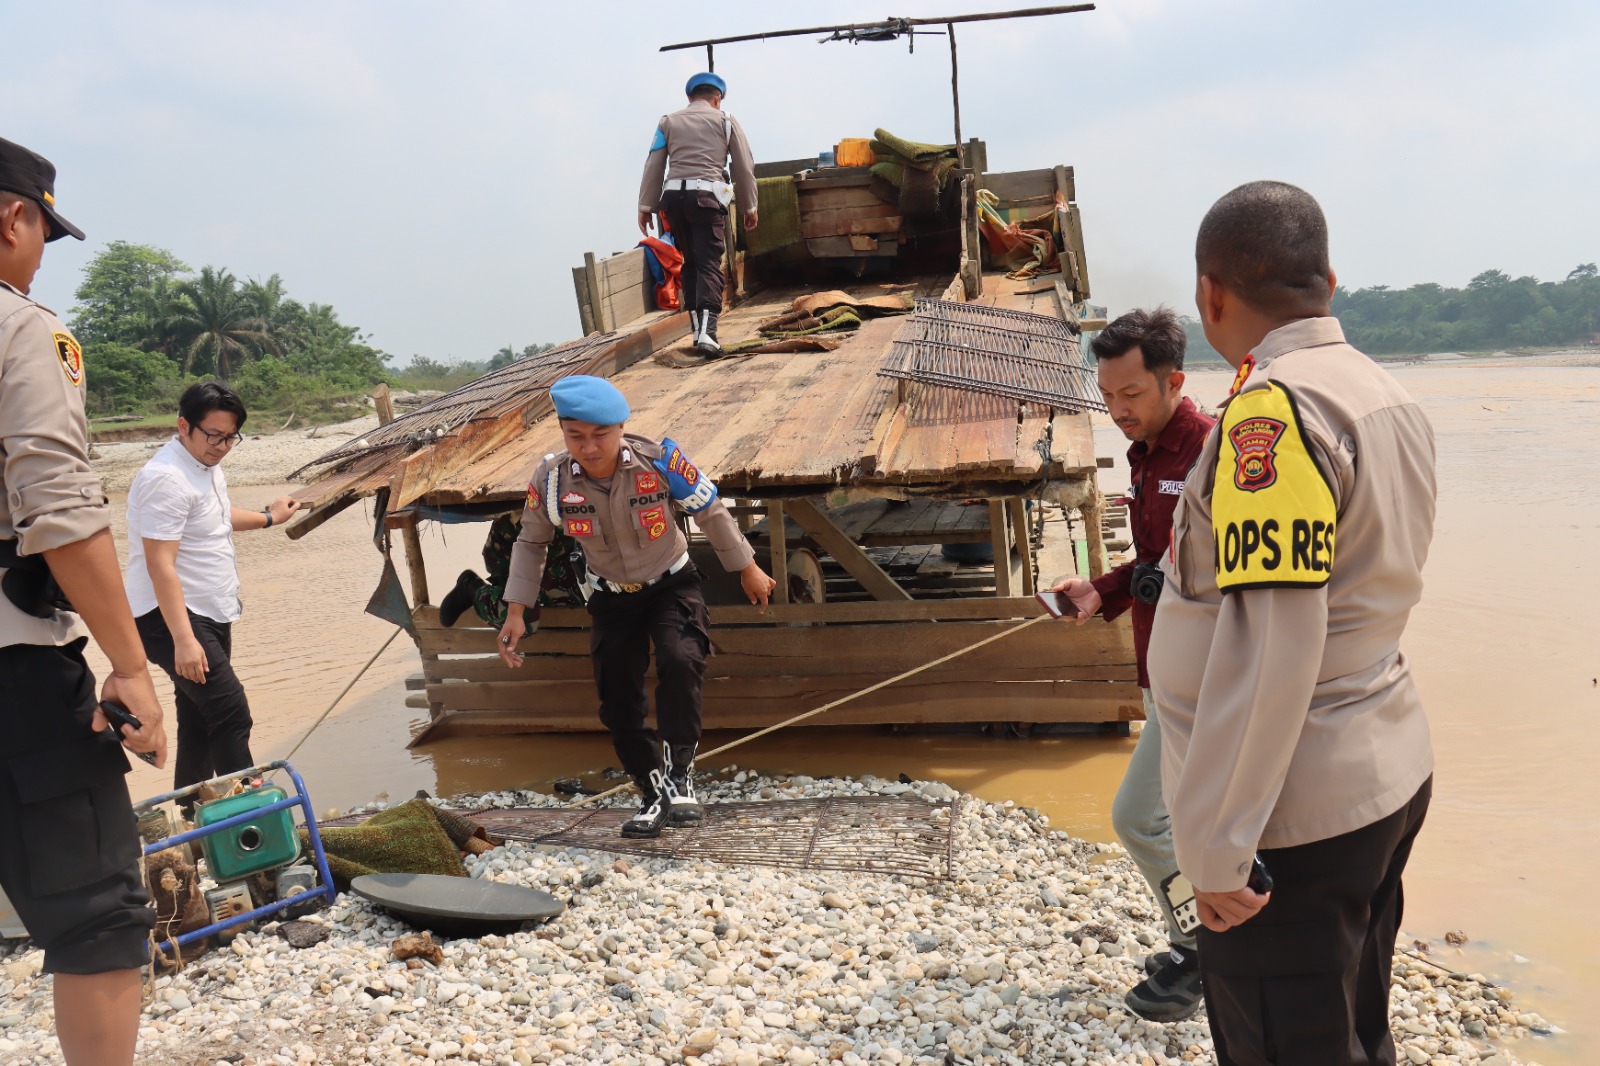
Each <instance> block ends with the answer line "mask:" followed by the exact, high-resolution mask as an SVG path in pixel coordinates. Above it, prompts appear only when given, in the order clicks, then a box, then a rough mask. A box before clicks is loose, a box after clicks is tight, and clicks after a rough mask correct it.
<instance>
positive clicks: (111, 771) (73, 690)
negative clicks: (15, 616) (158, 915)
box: [0, 639, 155, 974]
mask: <svg viewBox="0 0 1600 1066" xmlns="http://www.w3.org/2000/svg"><path fill="white" fill-rule="evenodd" d="M86 643H87V641H86V640H82V639H80V640H75V641H73V642H72V643H71V644H67V645H64V646H62V647H59V648H58V647H50V646H42V645H34V644H13V645H11V646H9V647H5V648H0V731H3V733H4V735H5V738H6V743H5V747H4V749H3V751H0V886H4V888H5V892H6V896H7V898H9V899H10V900H11V904H12V906H14V907H15V908H16V909H17V914H18V916H19V917H21V919H22V924H23V925H25V926H27V929H28V935H29V936H31V937H32V938H33V940H34V942H35V943H37V944H38V945H39V946H40V947H42V948H43V949H44V969H45V972H46V973H68V974H95V973H108V972H110V971H113V970H130V969H136V968H138V967H139V966H140V965H142V964H143V962H144V945H145V940H146V938H147V937H148V935H149V932H150V928H151V926H152V925H154V924H155V911H154V910H152V909H151V908H150V906H149V902H150V897H149V896H148V895H147V894H146V893H145V890H144V885H143V881H142V879H141V877H140V874H139V851H140V848H139V836H138V832H137V830H136V829H135V827H134V819H133V807H132V805H131V803H130V802H129V800H128V785H127V782H126V781H125V780H124V778H125V776H126V774H127V773H128V757H127V756H126V755H125V754H123V748H122V745H121V744H119V743H118V742H117V741H116V740H115V739H114V738H113V737H112V736H111V734H110V732H109V731H106V730H100V731H99V732H96V731H95V730H94V729H93V726H92V719H93V716H94V709H95V706H96V703H97V699H96V693H95V680H94V675H93V674H92V673H90V671H89V667H88V664H87V663H85V662H84V660H83V648H84V645H85V644H86Z"/></svg>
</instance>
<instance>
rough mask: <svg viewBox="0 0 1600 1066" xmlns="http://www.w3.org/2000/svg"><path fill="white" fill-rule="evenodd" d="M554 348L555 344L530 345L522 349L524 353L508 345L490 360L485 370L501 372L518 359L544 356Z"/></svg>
mask: <svg viewBox="0 0 1600 1066" xmlns="http://www.w3.org/2000/svg"><path fill="white" fill-rule="evenodd" d="M554 347H555V345H554V344H530V345H528V346H527V347H526V348H524V349H522V351H520V352H518V351H515V350H513V349H512V347H511V345H509V344H508V345H506V346H505V347H504V348H501V349H500V350H499V351H498V352H495V353H494V355H493V356H492V357H491V358H490V360H489V362H488V365H487V366H485V367H484V369H485V370H499V369H500V368H501V367H503V366H510V365H511V364H512V363H515V362H516V361H517V360H518V359H526V358H528V356H530V355H542V354H543V353H545V352H548V351H549V350H550V349H551V348H554Z"/></svg>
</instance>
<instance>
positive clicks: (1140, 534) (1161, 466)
mask: <svg viewBox="0 0 1600 1066" xmlns="http://www.w3.org/2000/svg"><path fill="white" fill-rule="evenodd" d="M1214 425H1216V419H1214V418H1211V417H1210V416H1209V415H1206V414H1203V413H1201V411H1200V409H1199V408H1198V407H1196V406H1195V405H1194V401H1193V400H1191V399H1189V398H1188V397H1187V396H1185V397H1184V398H1183V402H1182V403H1180V404H1179V405H1178V409H1177V410H1176V411H1174V412H1173V413H1172V420H1171V421H1170V422H1168V423H1167V428H1166V429H1163V430H1162V431H1161V436H1159V437H1157V438H1156V443H1155V447H1153V448H1152V447H1150V446H1149V445H1148V444H1146V443H1145V442H1144V441H1142V440H1138V441H1134V442H1133V446H1132V447H1131V448H1129V449H1128V469H1129V473H1130V477H1131V482H1130V484H1129V487H1128V494H1129V495H1130V496H1132V497H1133V503H1132V504H1131V505H1130V506H1129V508H1128V522H1129V525H1130V527H1131V528H1132V530H1133V550H1134V557H1133V558H1132V559H1131V560H1129V561H1128V562H1125V563H1123V564H1122V565H1121V566H1119V567H1117V568H1116V569H1114V570H1109V571H1107V572H1106V573H1104V574H1102V575H1100V576H1099V577H1097V578H1095V579H1094V580H1093V581H1092V582H1091V584H1093V585H1094V590H1095V591H1096V592H1098V593H1099V594H1100V615H1101V617H1103V618H1104V619H1105V620H1106V621H1108V622H1109V621H1111V620H1112V619H1114V618H1116V617H1117V616H1118V615H1120V614H1122V613H1123V612H1124V611H1126V610H1128V609H1129V608H1130V607H1131V608H1132V609H1133V650H1134V654H1135V655H1136V656H1137V657H1138V662H1139V686H1140V687H1141V688H1149V687H1150V675H1149V674H1148V673H1147V672H1146V671H1145V662H1144V659H1145V652H1146V651H1148V650H1149V647H1150V626H1151V623H1153V622H1154V621H1155V618H1156V606H1155V604H1153V603H1142V602H1140V601H1139V600H1136V599H1134V598H1133V593H1132V592H1131V591H1130V588H1131V586H1132V582H1133V568H1134V566H1135V565H1137V564H1138V563H1155V562H1158V561H1159V560H1160V559H1161V553H1162V552H1164V551H1166V550H1167V545H1168V544H1170V543H1171V542H1172V512H1173V511H1174V510H1175V509H1176V508H1177V506H1178V497H1179V496H1181V495H1183V482H1184V479H1185V478H1186V477H1187V476H1188V474H1189V468H1190V467H1192V466H1193V465H1194V461H1195V459H1196V458H1198V457H1199V455H1200V448H1201V446H1202V445H1203V444H1205V440H1206V434H1207V433H1209V432H1211V427H1212V426H1214Z"/></svg>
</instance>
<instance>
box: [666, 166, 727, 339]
mask: <svg viewBox="0 0 1600 1066" xmlns="http://www.w3.org/2000/svg"><path fill="white" fill-rule="evenodd" d="M661 213H662V214H663V215H665V216H667V225H668V226H669V227H671V229H672V232H673V239H674V240H676V241H677V242H678V245H677V246H678V251H680V252H682V253H683V309H684V310H685V311H711V312H713V313H715V314H719V315H720V314H721V313H722V288H723V278H722V254H723V249H724V241H725V239H726V234H727V226H728V209H727V208H726V207H724V206H722V201H721V200H718V199H717V198H716V197H715V196H714V195H712V194H711V193H708V192H692V191H689V190H686V189H669V190H667V191H666V192H664V193H662V194H661Z"/></svg>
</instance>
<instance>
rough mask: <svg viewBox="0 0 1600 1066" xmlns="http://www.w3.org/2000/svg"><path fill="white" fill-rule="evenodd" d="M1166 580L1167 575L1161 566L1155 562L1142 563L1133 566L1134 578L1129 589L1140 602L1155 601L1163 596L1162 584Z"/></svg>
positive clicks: (1129, 584)
mask: <svg viewBox="0 0 1600 1066" xmlns="http://www.w3.org/2000/svg"><path fill="white" fill-rule="evenodd" d="M1166 581H1167V576H1166V575H1165V574H1163V573H1162V572H1161V567H1159V566H1157V565H1156V564H1155V563H1140V564H1138V565H1137V566H1135V567H1134V568H1133V580H1132V581H1131V582H1129V583H1128V591H1129V592H1131V593H1132V594H1133V598H1134V599H1136V600H1138V601H1139V602H1140V603H1155V602H1156V601H1157V600H1159V599H1160V598H1161V586H1162V585H1164V584H1166Z"/></svg>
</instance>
